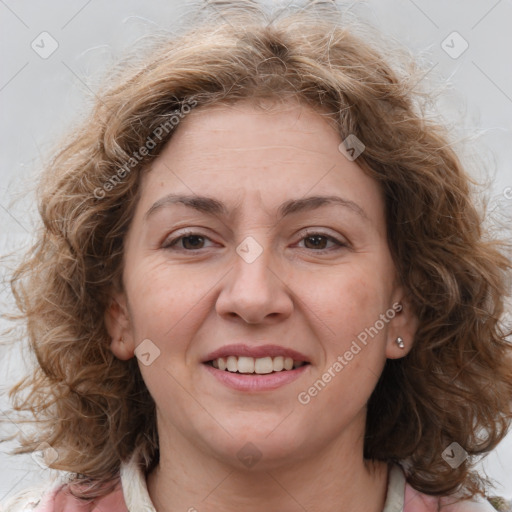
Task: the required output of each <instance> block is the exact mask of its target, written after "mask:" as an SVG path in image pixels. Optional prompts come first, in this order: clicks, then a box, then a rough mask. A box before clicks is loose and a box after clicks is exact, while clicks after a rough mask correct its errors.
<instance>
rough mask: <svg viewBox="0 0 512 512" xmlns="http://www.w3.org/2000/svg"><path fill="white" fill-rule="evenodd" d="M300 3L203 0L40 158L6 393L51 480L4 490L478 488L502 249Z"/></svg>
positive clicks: (393, 494)
mask: <svg viewBox="0 0 512 512" xmlns="http://www.w3.org/2000/svg"><path fill="white" fill-rule="evenodd" d="M319 6H321V7H323V8H322V9H320V8H318V6H317V5H316V4H309V5H308V6H307V7H304V8H303V9H292V8H289V9H288V10H287V11H286V13H284V14H283V13H281V15H280V16H279V17H277V18H276V19H271V18H270V17H268V16H267V15H266V14H265V10H264V8H263V7H260V6H258V5H256V4H254V3H252V2H232V3H231V2H219V3H218V4H213V5H212V9H213V10H212V13H211V15H210V16H208V17H207V18H206V20H205V21H204V22H200V21H196V23H195V24H194V25H193V26H192V27H189V29H188V30H187V31H185V32H184V33H183V34H182V35H181V36H180V37H178V38H175V39H173V40H171V41H167V42H165V43H162V44H161V45H160V46H159V47H158V49H157V50H155V51H154V53H152V55H151V56H150V59H149V60H148V59H147V58H146V59H145V60H144V61H142V62H141V65H140V66H139V67H138V68H137V69H135V70H134V69H133V66H130V68H129V69H127V70H126V71H125V72H124V73H121V74H120V76H118V77H117V81H116V82H115V83H114V84H112V85H109V87H107V88H105V90H103V91H102V92H100V94H99V95H98V101H97V104H96V106H95V109H94V111H93V113H92V114H91V116H90V117H89V119H88V120H87V121H86V122H85V124H84V125H83V127H82V129H81V131H79V133H77V134H74V135H73V137H72V138H71V139H70V141H69V142H68V144H67V145H66V146H65V147H64V149H63V150H62V151H61V152H60V153H59V154H58V155H57V156H56V158H55V159H54V161H53V163H52V165H51V166H50V167H49V168H48V169H47V171H46V173H45V175H44V180H43V182H42V185H41V198H40V213H41V217H42V220H43V228H42V229H41V232H40V236H39V240H38V243H37V244H36V245H35V246H34V247H33V249H32V251H31V252H30V254H28V256H27V258H26V260H25V262H24V263H23V264H22V265H21V266H20V267H19V269H18V270H17V272H16V274H15V276H14V278H13V290H14V293H15V296H16V299H17V303H18V306H19V308H20V309H21V311H22V314H23V316H24V318H25V319H26V321H27V326H28V334H29V339H30V341H31V346H32V349H33V350H34V351H35V354H36V355H37V360H38V363H39V367H38V368H37V370H36V372H35V373H34V375H33V376H31V377H30V378H28V380H26V381H24V382H23V383H20V384H19V385H17V386H16V387H15V388H13V392H12V393H13V395H14V398H15V399H16V400H17V401H15V403H14V408H15V409H16V410H19V411H31V412H33V414H35V415H36V418H37V421H38V424H39V427H40V428H39V431H38V432H37V434H35V435H34V436H33V437H32V438H30V439H29V438H23V439H21V440H20V441H21V443H22V446H21V448H20V449H19V451H20V452H30V451H35V450H41V449H42V448H44V453H43V455H44V459H45V461H46V462H47V463H48V465H49V466H50V467H51V468H54V469H57V470H61V471H66V472H68V474H69V476H68V478H67V480H66V481H63V479H62V478H60V479H58V480H57V481H56V482H52V483H51V485H49V486H48V487H47V488H45V489H44V490H43V491H32V492H29V493H27V494H25V495H24V496H20V497H18V498H17V499H15V500H14V502H15V503H12V504H10V505H7V506H6V510H13V511H14V510H25V509H28V507H34V510H38V511H50V510H51V511H53V510H55V511H57V510H66V511H72V510H97V511H100V510H102V511H105V510H112V511H116V512H117V511H121V510H123V511H124V510H130V511H135V510H137V511H138V510H158V511H159V512H170V511H176V510H189V511H193V510H198V511H217V510H227V511H231V510H247V511H263V510H265V511H267V510H283V511H295V510H311V511H316V510H322V511H345V510H346V511H354V510H355V511H359V510H364V511H370V512H371V511H374V512H380V511H385V512H390V511H394V510H405V511H406V512H413V511H414V512H421V511H433V510H439V509H440V508H441V507H442V510H447V511H469V510H475V511H476V510H479V511H480V510H481V511H486V510H493V509H492V507H491V505H490V504H489V503H488V502H487V501H486V500H485V499H484V498H485V494H486V490H485V487H484V484H485V482H484V481H483V480H482V479H481V478H480V477H479V476H478V475H477V474H476V473H474V472H473V471H472V462H473V457H474V456H476V455H480V454H484V453H486V452H488V451H490V450H491V449H493V448H494V447H495V446H496V445H497V444H498V442H499V441H500V440H501V439H502V438H503V437H504V436H505V434H506V432H507V429H508V427H509V424H510V418H511V397H512V373H511V371H510V370H511V366H510V353H511V348H510V345H509V344H508V343H507V341H506V334H507V333H506V332H504V330H503V329H502V327H501V326H500V324H499V319H500V316H501V314H502V312H503V302H504V298H505V292H506V290H505V284H504V283H505V278H506V276H507V275H508V272H509V271H510V261H509V260H508V259H507V258H506V256H505V255H504V252H503V251H502V249H501V248H500V245H499V243H498V242H497V241H491V240H489V239H488V238H486V236H485V235H484V234H483V233H482V226H481V222H482V219H481V217H480V215H479V214H478V212H477V210H476V208H475V206H474V204H473V201H472V197H471V193H470V188H469V182H468V177H467V175H466V174H465V172H464V170H463V169H462V167H461V164H460V162H459V160H458V159H457V156H456V155H455V153H454V152H453V150H452V149H451V147H450V145H449V144H448V137H447V135H446V133H445V132H444V131H443V129H442V128H441V127H439V126H436V125H434V124H432V123H430V122H428V121H427V120H426V119H425V117H424V116H423V115H422V114H421V112H422V111H421V103H419V99H418V97H417V96H416V95H414V94H413V91H412V86H411V83H412V80H411V79H410V75H407V74H405V73H404V74H403V75H402V74H400V73H399V72H398V71H397V70H395V69H393V68H392V67H391V66H390V65H389V64H387V61H386V58H385V54H384V53H383V51H381V50H378V49H377V45H376V44H372V43H371V42H369V41H367V40H365V41H363V40H362V39H361V38H360V37H358V36H357V35H356V29H355V28H352V27H348V26H343V25H342V24H340V23H339V22H338V20H337V19H335V20H334V21H332V20H333V18H335V16H333V14H336V13H337V10H336V7H335V6H334V5H332V4H328V3H325V4H323V3H320V4H319ZM27 392H28V394H27ZM23 507H24V508H23Z"/></svg>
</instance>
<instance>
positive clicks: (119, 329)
mask: <svg viewBox="0 0 512 512" xmlns="http://www.w3.org/2000/svg"><path fill="white" fill-rule="evenodd" d="M105 325H106V327H107V331H108V333H109V334H110V337H111V338H112V342H111V344H110V349H111V350H112V352H113V353H114V355H115V356H116V357H118V358H119V359H122V360H123V361H126V360H128V359H131V358H132V357H133V356H134V353H135V345H134V343H133V339H134V338H133V331H132V327H131V319H130V313H129V308H128V303H127V300H126V295H125V294H124V293H117V294H115V295H114V296H113V297H112V300H111V302H110V305H109V307H108V308H107V310H106V311H105Z"/></svg>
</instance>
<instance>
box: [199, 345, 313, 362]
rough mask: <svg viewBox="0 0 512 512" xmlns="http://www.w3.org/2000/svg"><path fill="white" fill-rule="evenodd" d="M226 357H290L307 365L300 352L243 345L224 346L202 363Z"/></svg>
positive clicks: (269, 346)
mask: <svg viewBox="0 0 512 512" xmlns="http://www.w3.org/2000/svg"><path fill="white" fill-rule="evenodd" d="M228 356H246V357H254V358H259V357H277V356H284V357H291V358H292V359H293V360H294V361H304V362H306V363H309V362H310V361H309V359H308V358H307V357H306V356H305V355H304V354H301V353H300V352H297V351H296V350H293V349H291V348H286V347H280V346H279V345H258V346H254V345H244V344H234V345H225V346H224V347H221V348H219V349H217V350H214V351H213V352H211V353H210V354H208V355H207V356H206V359H205V360H204V361H203V363H206V362H208V361H213V360H214V359H217V358H219V357H228Z"/></svg>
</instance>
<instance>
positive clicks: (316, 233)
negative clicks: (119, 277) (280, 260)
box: [162, 231, 349, 254]
mask: <svg viewBox="0 0 512 512" xmlns="http://www.w3.org/2000/svg"><path fill="white" fill-rule="evenodd" d="M314 236H321V237H323V238H326V239H327V241H328V242H333V243H334V244H335V245H337V246H338V247H337V249H340V248H344V247H345V248H346V247H349V244H348V243H347V242H342V241H341V240H338V239H337V238H335V237H333V236H332V235H328V234H326V233H322V232H319V231H306V232H305V233H303V236H302V238H301V239H300V241H301V242H302V241H303V240H305V239H306V238H312V237H314ZM189 237H200V238H203V239H207V240H210V239H209V237H207V236H205V235H203V234H201V233H198V232H195V231H186V232H184V233H182V234H180V235H179V236H177V237H174V238H172V239H170V240H168V241H167V242H165V243H164V245H163V246H162V248H163V249H170V250H177V251H182V252H192V253H193V252H196V251H200V250H201V249H203V248H200V249H196V250H194V249H183V248H179V249H174V246H175V245H176V244H177V243H178V242H179V241H180V240H183V239H185V238H189ZM305 249H307V248H305ZM309 250H311V251H313V252H315V253H317V254H324V253H327V252H331V251H332V250H333V248H332V247H331V248H329V249H320V250H314V249H309ZM334 250H336V249H334Z"/></svg>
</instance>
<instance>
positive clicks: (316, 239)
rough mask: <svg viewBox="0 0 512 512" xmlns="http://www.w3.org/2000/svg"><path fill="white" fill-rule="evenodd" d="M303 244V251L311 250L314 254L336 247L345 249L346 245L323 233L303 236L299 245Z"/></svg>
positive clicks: (311, 233)
mask: <svg viewBox="0 0 512 512" xmlns="http://www.w3.org/2000/svg"><path fill="white" fill-rule="evenodd" d="M302 242H304V245H303V247H304V248H305V249H312V250H314V251H316V252H322V251H329V250H332V249H333V248H336V247H347V246H348V244H347V243H345V242H342V241H340V240H338V239H337V238H335V237H333V236H331V235H327V234H324V233H315V232H310V233H307V234H306V236H304V237H303V238H302V239H301V241H300V242H299V246H300V244H301V243H302Z"/></svg>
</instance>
